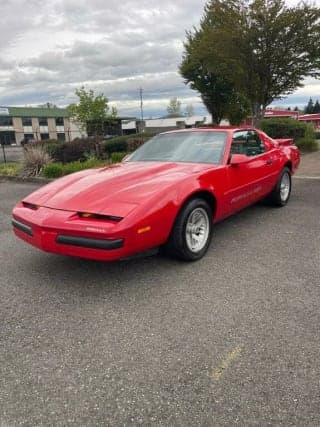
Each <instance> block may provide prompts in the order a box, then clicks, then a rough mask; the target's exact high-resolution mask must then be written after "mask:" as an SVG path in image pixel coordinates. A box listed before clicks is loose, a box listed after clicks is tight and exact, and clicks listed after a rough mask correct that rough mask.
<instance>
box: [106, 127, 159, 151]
mask: <svg viewBox="0 0 320 427" xmlns="http://www.w3.org/2000/svg"><path fill="white" fill-rule="evenodd" d="M155 135H156V133H151V132H145V133H142V134H136V133H135V134H129V135H123V136H117V137H115V138H112V139H110V140H107V141H104V142H103V150H104V152H105V153H106V155H107V156H108V157H110V156H111V154H112V153H120V152H129V153H131V152H132V151H134V150H136V149H137V148H138V147H140V145H142V144H144V143H145V142H146V141H147V140H148V139H150V138H151V137H153V136H155Z"/></svg>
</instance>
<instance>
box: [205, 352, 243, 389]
mask: <svg viewBox="0 0 320 427" xmlns="http://www.w3.org/2000/svg"><path fill="white" fill-rule="evenodd" d="M241 351H242V349H241V347H236V348H235V349H234V350H232V351H231V352H230V353H228V354H226V356H225V357H224V359H223V360H222V362H221V364H220V366H218V367H217V368H215V369H214V370H213V371H212V373H211V377H212V378H213V379H214V380H215V381H219V380H220V378H221V377H222V375H223V374H224V372H225V370H226V369H228V368H229V367H230V366H231V365H232V363H233V362H234V361H235V360H237V359H238V358H239V357H240V354H241Z"/></svg>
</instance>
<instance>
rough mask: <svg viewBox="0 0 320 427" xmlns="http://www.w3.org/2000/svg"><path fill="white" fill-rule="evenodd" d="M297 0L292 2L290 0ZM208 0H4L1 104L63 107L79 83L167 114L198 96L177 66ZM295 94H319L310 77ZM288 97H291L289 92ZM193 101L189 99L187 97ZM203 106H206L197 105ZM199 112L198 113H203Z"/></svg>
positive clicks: (120, 102) (126, 108) (133, 106)
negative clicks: (171, 105)
mask: <svg viewBox="0 0 320 427" xmlns="http://www.w3.org/2000/svg"><path fill="white" fill-rule="evenodd" d="M288 1H290V3H291V4H295V3H296V2H295V0H288ZM205 3H206V0H175V1H174V2H173V1H172V0H163V1H162V2H159V1H158V0H136V1H133V0H122V1H121V2H119V1H118V0H117V1H116V0H108V1H106V0H90V2H89V1H87V0H50V2H49V1H48V0H9V1H7V2H3V4H1V18H2V19H1V25H0V37H1V45H0V58H1V59H0V104H1V105H13V104H15V105H24V104H39V103H43V102H46V101H50V102H53V103H55V104H59V105H67V104H69V103H70V102H72V101H74V100H75V96H74V90H75V88H77V87H80V86H81V85H83V84H84V85H86V87H88V88H93V89H95V90H96V91H98V92H103V93H104V94H105V95H106V96H107V97H108V98H109V99H110V101H111V102H112V103H115V104H116V105H117V107H118V110H119V112H120V113H124V114H127V112H130V113H131V115H132V114H137V115H138V114H139V102H140V100H139V93H138V88H139V87H143V89H144V92H143V94H144V108H145V110H146V114H147V115H148V114H149V115H151V114H155V115H158V114H159V115H161V114H165V112H166V106H167V105H168V102H169V99H170V98H171V97H173V96H177V97H178V98H179V99H181V101H182V103H183V104H187V103H190V102H192V103H193V104H194V106H195V107H196V108H198V110H199V111H200V107H201V102H200V98H199V97H198V96H197V94H196V93H195V92H193V91H191V90H190V89H189V88H188V87H187V86H186V85H184V83H183V79H182V78H181V76H180V75H179V74H178V72H177V68H178V64H179V63H180V61H181V54H182V50H183V40H184V38H185V31H186V30H189V29H191V28H192V27H193V25H198V23H199V20H200V17H201V16H202V13H203V7H204V4H205ZM306 84H307V86H306V87H305V88H303V89H299V91H298V94H299V95H303V94H306V95H307V96H310V95H311V94H312V95H313V96H314V97H315V98H316V97H317V96H318V95H319V98H320V92H319V86H318V85H317V84H315V83H314V82H313V81H312V80H311V81H308V80H307V82H306ZM289 99H290V98H289ZM190 100H191V101H190ZM202 111H203V107H202ZM201 113H202V112H201Z"/></svg>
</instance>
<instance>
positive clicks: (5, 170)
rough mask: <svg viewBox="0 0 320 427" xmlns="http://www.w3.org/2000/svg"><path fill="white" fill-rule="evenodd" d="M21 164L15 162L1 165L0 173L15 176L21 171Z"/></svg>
mask: <svg viewBox="0 0 320 427" xmlns="http://www.w3.org/2000/svg"><path fill="white" fill-rule="evenodd" d="M19 168H20V164H19V163H13V164H7V163H5V164H3V165H0V175H6V176H15V175H17V173H18V172H19Z"/></svg>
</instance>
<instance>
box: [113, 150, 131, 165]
mask: <svg viewBox="0 0 320 427" xmlns="http://www.w3.org/2000/svg"><path fill="white" fill-rule="evenodd" d="M127 154H128V153H127V152H125V151H120V152H117V151H115V152H114V153H112V154H111V162H112V163H119V162H121V160H122V159H123V158H124V157H125V156H126V155H127Z"/></svg>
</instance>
